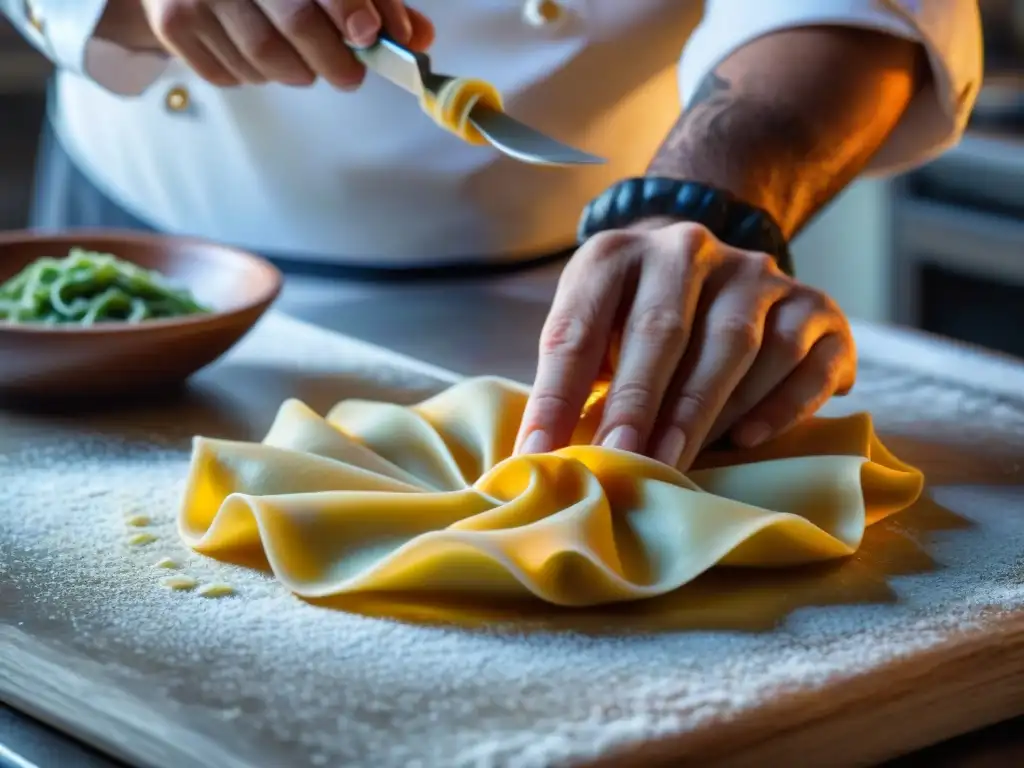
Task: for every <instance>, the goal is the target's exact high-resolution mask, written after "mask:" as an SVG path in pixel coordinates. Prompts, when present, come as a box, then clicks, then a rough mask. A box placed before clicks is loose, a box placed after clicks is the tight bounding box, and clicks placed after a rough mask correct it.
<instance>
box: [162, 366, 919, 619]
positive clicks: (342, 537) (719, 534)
mask: <svg viewBox="0 0 1024 768" xmlns="http://www.w3.org/2000/svg"><path fill="white" fill-rule="evenodd" d="M527 394H528V391H527V390H526V389H525V388H523V387H521V386H519V385H516V384H513V383H511V382H508V381H505V380H502V379H497V378H491V377H485V378H477V379H469V380H466V381H464V382H461V383H459V384H457V385H455V386H453V387H451V388H450V389H448V390H446V391H445V392H442V393H441V394H439V395H437V396H435V397H433V398H431V399H428V400H426V401H424V402H422V403H420V404H419V405H416V406H412V407H402V406H398V405H393V404H389V403H382V402H370V401H362V400H347V401H343V402H341V403H339V404H338V405H336V406H335V407H334V408H333V409H332V410H331V412H330V413H329V414H328V415H327V417H326V418H321V417H320V416H318V415H317V414H315V413H314V412H313V411H312V410H310V409H309V408H308V407H306V406H305V405H303V404H302V403H300V402H298V401H296V400H290V401H287V402H285V403H284V405H283V406H282V407H281V409H280V411H279V412H278V414H277V418H276V420H275V421H274V424H273V426H272V427H271V429H270V431H269V433H268V434H267V436H266V437H265V438H264V440H263V442H262V443H245V442H234V441H227V440H217V439H209V438H203V437H198V438H196V439H195V442H194V449H193V456H192V463H191V468H190V473H189V477H188V481H187V485H186V490H185V494H184V498H183V503H182V507H181V511H180V516H179V531H180V534H181V536H182V538H183V539H184V541H185V542H186V543H187V544H188V545H189V546H191V547H193V548H194V549H195V550H196V551H198V552H201V553H203V554H206V555H209V556H211V557H215V558H220V559H223V560H227V561H230V562H247V563H254V564H258V565H261V566H267V567H269V568H270V569H271V570H272V571H273V573H274V574H275V575H276V577H277V578H278V579H279V580H280V582H281V583H282V584H284V585H285V586H286V587H287V588H288V589H290V590H292V591H293V592H295V593H296V594H298V595H300V596H303V597H308V598H317V597H326V596H332V595H341V594H346V593H356V592H378V593H379V592H396V591H397V592H417V591H422V592H432V593H459V594H461V595H462V596H463V597H465V596H467V595H468V594H476V595H486V596H489V597H497V596H515V595H519V596H523V595H529V594H532V595H535V596H536V597H539V598H541V599H542V600H546V601H547V602H549V603H554V604H558V605H563V606H587V605H596V604H602V603H613V602H617V601H625V600H636V599H641V598H649V597H654V596H656V595H661V594H664V593H666V592H669V591H671V590H674V589H676V588H678V587H680V586H681V585H683V584H686V583H687V582H689V581H691V580H692V579H694V578H695V577H697V576H698V575H699V574H701V573H702V572H704V571H705V570H707V569H709V568H711V567H712V566H715V565H731V566H762V567H774V566H787V565H796V564H800V563H809V562H813V561H820V560H827V559H830V558H837V557H843V556H846V555H850V554H852V553H853V552H854V551H856V549H857V547H858V546H859V545H860V541H861V537H862V535H863V532H864V528H865V526H867V525H870V524H872V523H874V522H876V521H878V520H880V519H882V518H884V517H886V516H888V515H890V514H892V513H894V512H897V511H899V510H901V509H903V508H904V507H906V506H908V505H909V504H911V503H912V502H913V501H914V500H915V499H916V498H917V497H918V495H919V494H920V492H921V489H922V485H923V478H922V476H921V474H920V472H918V471H917V470H915V469H913V468H912V467H909V466H907V465H906V464H903V463H902V462H900V461H899V460H898V459H896V458H895V457H894V456H892V455H891V454H890V453H889V452H888V451H887V450H886V449H885V448H884V447H883V446H882V444H881V443H880V442H879V441H878V439H877V438H876V437H875V435H874V433H873V431H872V427H871V420H870V417H869V416H868V415H866V414H859V415H854V416H849V417H846V418H840V419H824V418H818V419H814V420H812V421H810V422H808V423H807V424H805V425H803V426H802V427H800V428H798V429H796V430H793V431H791V432H790V433H789V434H787V435H785V436H783V437H782V438H779V439H776V440H775V441H772V442H769V443H767V444H765V445H763V446H761V447H759V448H757V449H754V450H751V451H745V452H742V453H731V452H723V453H712V454H710V455H707V456H705V457H704V459H703V460H702V461H703V463H702V464H701V465H700V467H699V468H698V469H695V470H694V471H691V472H690V473H688V474H686V475H684V474H683V473H681V472H679V471H677V470H676V469H674V468H672V467H669V466H667V465H665V464H661V463H659V462H657V461H654V460H652V459H648V458H645V457H642V456H638V455H634V454H629V453H625V452H621V451H616V450H611V449H606V448H600V447H595V446H591V445H588V444H587V443H588V442H589V441H590V439H591V438H592V437H593V432H594V430H595V428H596V427H597V424H598V422H599V420H600V411H601V407H602V405H603V403H602V401H601V397H600V395H598V396H597V397H596V398H595V399H594V401H593V402H592V403H591V404H590V406H591V407H590V408H589V410H588V411H587V413H586V414H585V415H584V417H583V418H582V419H581V421H580V425H579V427H578V429H577V431H576V434H575V435H574V437H573V443H574V444H573V445H572V446H571V447H568V448H565V449H562V450H559V451H556V452H553V453H549V454H542V455H534V456H522V457H510V454H511V452H512V448H513V442H514V440H515V436H516V431H517V428H518V426H519V421H520V418H521V416H522V412H523V408H524V406H525V404H526V398H527Z"/></svg>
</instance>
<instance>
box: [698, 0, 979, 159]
mask: <svg viewBox="0 0 1024 768" xmlns="http://www.w3.org/2000/svg"><path fill="white" fill-rule="evenodd" d="M822 25H832V26H846V27H858V28H862V29H873V30H877V31H880V32H886V33H889V34H892V35H896V36H898V37H901V38H904V39H907V40H913V41H915V42H918V43H921V44H922V45H923V46H924V47H925V49H926V50H927V52H928V60H929V62H930V64H931V70H932V79H931V84H930V85H928V86H927V88H925V89H923V90H922V91H921V92H920V93H918V94H917V95H916V96H915V97H914V100H913V101H912V103H911V104H910V105H909V106H908V108H907V111H906V113H905V114H904V116H903V118H902V120H901V121H900V123H899V125H898V126H897V127H896V129H895V130H894V131H893V133H892V134H891V135H890V137H889V139H888V140H887V142H886V143H885V145H884V146H883V147H882V148H881V150H880V151H879V152H878V153H877V154H876V155H875V157H874V158H873V159H872V162H871V164H870V165H869V167H868V169H867V171H868V173H871V174H875V175H882V174H889V173H895V172H898V171H901V170H906V169H907V168H911V167H914V166H917V165H920V164H922V163H924V162H926V161H928V160H930V159H932V158H934V157H935V156H937V155H939V154H941V153H942V152H943V151H945V150H946V149H948V148H949V147H950V146H952V145H954V144H956V142H957V141H959V139H960V137H961V136H962V134H963V131H964V129H965V127H966V125H967V120H968V118H969V117H970V113H971V110H972V109H973V107H974V102H975V100H976V98H977V96H978V92H979V90H980V88H981V80H982V61H983V58H982V37H981V18H980V13H979V10H978V3H977V0H770V1H766V2H751V0H707V4H706V8H705V13H704V18H703V20H702V21H701V23H700V25H699V26H698V27H697V29H696V30H695V31H694V33H693V35H692V37H691V38H690V41H689V43H688V44H687V46H686V50H685V51H684V52H683V57H682V62H681V64H680V68H679V86H680V90H681V93H682V99H683V104H684V105H686V104H688V103H689V100H690V99H691V98H692V97H693V94H694V92H695V91H696V89H697V86H698V85H699V83H700V82H701V81H702V80H703V79H704V77H705V76H706V75H707V74H708V73H709V72H711V71H712V70H713V69H714V68H715V67H716V66H717V65H718V64H719V63H720V62H722V61H723V60H724V59H726V58H728V56H729V55H730V54H732V53H733V52H735V51H736V50H738V49H739V48H742V47H743V46H744V45H746V44H748V43H750V42H751V41H753V40H755V39H757V38H759V37H763V36H764V35H767V34H771V33H773V32H777V31H780V30H783V29H792V28H796V27H809V26H822Z"/></svg>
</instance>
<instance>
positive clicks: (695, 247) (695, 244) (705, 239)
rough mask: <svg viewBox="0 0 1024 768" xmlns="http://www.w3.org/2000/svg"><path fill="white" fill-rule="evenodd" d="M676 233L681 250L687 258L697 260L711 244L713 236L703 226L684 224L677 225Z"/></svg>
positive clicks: (690, 223)
mask: <svg viewBox="0 0 1024 768" xmlns="http://www.w3.org/2000/svg"><path fill="white" fill-rule="evenodd" d="M676 227H677V228H676V230H675V232H674V234H675V236H676V243H677V245H678V248H679V250H680V251H681V252H682V253H683V255H684V256H686V257H687V258H691V259H692V258H696V256H697V255H698V254H700V253H701V252H702V251H703V250H704V247H705V246H706V245H707V244H708V243H709V242H711V239H712V238H713V235H712V234H711V231H710V230H709V229H708V228H707V227H705V226H704V225H703V224H695V223H693V222H683V223H682V224H677V225H676Z"/></svg>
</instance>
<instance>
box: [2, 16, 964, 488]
mask: <svg viewBox="0 0 1024 768" xmlns="http://www.w3.org/2000/svg"><path fill="white" fill-rule="evenodd" d="M702 6H703V7H702ZM0 7H2V8H3V10H4V11H5V12H6V14H7V15H8V16H9V17H10V18H11V19H13V20H14V22H15V23H16V24H17V25H18V26H19V27H20V28H21V30H22V31H23V33H24V34H25V35H26V36H27V37H28V39H29V40H31V41H32V42H33V43H34V44H35V45H36V46H37V47H38V48H39V49H40V50H41V51H43V52H45V53H46V54H47V55H48V56H50V57H51V58H52V60H53V61H54V62H55V63H56V65H57V67H58V74H57V76H56V79H55V83H54V88H53V92H52V100H51V105H50V112H49V121H48V126H47V135H46V136H45V137H44V139H45V141H44V147H43V151H42V153H41V158H40V170H39V175H38V182H37V198H38V199H37V204H36V207H35V212H34V224H35V225H36V226H40V227H69V226H83V225H86V226H130V227H136V228H142V229H152V230H158V231H160V232H166V233H173V234H187V235H194V236H201V237H205V238H210V239H214V240H218V241H222V242H226V243H230V244H234V245H237V246H241V247H245V248H249V249H252V250H254V251H257V252H259V253H262V254H264V255H266V256H267V257H269V258H271V259H273V260H275V261H276V262H277V263H278V264H279V265H281V266H282V267H283V268H284V269H285V270H286V271H287V270H307V271H308V270H309V269H311V268H314V267H315V268H317V269H319V270H320V271H321V272H333V273H334V274H336V275H337V276H339V277H342V278H347V279H348V280H350V281H353V282H361V283H373V284H380V283H389V282H394V281H407V280H408V279H409V278H410V277H414V278H415V279H418V280H424V281H429V280H433V279H436V277H437V276H439V275H442V276H443V275H447V276H451V275H463V274H469V273H472V274H474V275H476V276H480V275H483V276H486V277H487V279H490V280H492V281H494V282H495V283H500V282H501V281H503V280H513V279H515V277H514V276H515V275H516V274H518V275H522V274H530V273H533V274H538V275H542V276H547V277H545V278H544V279H548V280H549V282H550V292H549V295H548V298H549V299H551V298H552V297H553V299H552V303H551V309H550V313H549V316H548V318H547V321H546V323H545V326H544V330H543V333H542V338H541V339H540V345H539V349H540V353H539V354H540V356H539V362H538V370H537V376H536V381H535V383H534V387H533V391H532V395H531V398H530V401H529V404H528V406H527V411H526V414H525V417H524V421H523V423H522V426H521V429H520V434H519V439H518V443H517V450H519V451H520V452H543V451H548V450H551V449H554V448H557V447H560V446H561V445H563V444H565V443H566V441H567V440H568V439H569V437H570V435H571V433H572V430H573V427H574V425H575V423H576V420H577V417H578V414H579V413H580V410H581V406H583V404H584V401H585V399H586V398H587V396H588V394H589V393H590V391H591V389H592V387H593V385H594V383H595V381H597V380H598V379H599V377H600V376H601V375H602V367H603V366H605V365H606V364H607V361H608V360H609V359H610V358H609V350H610V349H611V348H613V347H614V349H615V350H616V356H615V357H616V360H617V362H616V364H615V366H614V376H613V378H612V380H611V384H610V390H609V396H608V401H607V406H606V408H605V411H604V416H603V422H602V425H601V428H600V430H599V432H598V435H597V438H596V439H597V440H598V442H600V443H602V444H604V445H608V446H612V447H615V448H619V449H623V450H627V451H637V452H643V453H646V454H648V455H651V456H654V457H655V458H658V459H661V460H663V461H665V462H667V463H669V464H673V465H678V466H679V467H681V468H686V467H687V466H688V465H689V464H690V462H692V460H693V459H694V456H695V455H696V453H697V452H698V451H699V450H700V448H701V447H702V446H704V445H706V444H707V443H708V442H710V441H714V440H716V439H718V438H720V437H726V438H729V439H731V440H733V441H734V442H735V443H737V444H739V445H742V446H754V445H757V444H758V443H761V442H763V441H765V440H767V439H769V438H770V437H771V436H773V435H774V434H777V433H778V432H780V431H782V430H785V429H787V428H788V427H790V426H792V425H793V424H794V423H796V422H798V421H799V420H801V419H804V418H806V417H807V416H809V415H810V414H812V413H813V412H814V411H815V410H816V409H817V408H819V407H820V406H821V405H822V403H823V402H825V401H826V400H827V399H828V398H829V397H830V396H832V395H834V394H842V393H844V392H845V391H846V390H848V389H849V388H850V387H851V386H852V384H853V382H854V375H855V369H856V354H855V349H854V342H853V339H852V338H851V334H850V328H849V325H848V323H847V320H846V318H845V317H844V316H843V313H842V312H841V311H840V309H839V308H838V307H837V306H836V304H835V302H833V301H832V300H831V299H830V298H829V297H828V296H827V295H825V294H824V293H822V292H821V291H818V290H816V289H814V288H812V287H810V286H808V285H805V284H803V283H801V282H800V280H799V276H794V275H792V274H791V265H790V264H789V255H788V253H789V252H788V242H789V240H790V239H791V238H792V237H793V236H794V235H795V234H796V233H798V232H799V231H800V229H801V228H802V227H803V226H804V225H805V224H806V223H807V221H808V220H809V219H811V218H812V217H813V216H814V215H815V213H817V212H818V211H819V210H820V209H821V208H822V207H823V206H824V205H826V204H827V203H828V202H829V201H830V200H831V199H832V198H833V197H834V196H835V195H836V194H837V193H838V192H840V191H841V190H842V189H843V188H844V187H845V186H846V185H847V184H848V183H849V182H850V181H851V180H852V179H854V178H855V177H857V176H858V175H860V174H862V173H875V174H880V173H890V172H893V171H897V170H905V169H907V168H909V167H912V166H914V165H917V164H920V163H922V162H924V161H926V160H929V159H930V158H933V157H935V156H936V155H938V154H939V153H941V152H942V151H943V150H945V149H947V148H948V147H950V146H951V145H952V144H954V143H955V142H956V141H957V140H958V138H959V136H960V135H961V132H962V131H963V129H964V125H965V123H966V121H967V117H968V114H969V112H970V110H971V107H972V105H973V102H974V100H975V97H976V95H977V93H978V89H979V86H980V82H981V74H982V71H981V64H982V55H981V39H980V38H981V33H980V21H979V12H978V7H977V3H976V2H975V0H707V2H706V3H703V4H702V3H698V2H696V1H694V2H689V1H687V0H421V2H420V3H419V6H418V7H417V8H416V9H415V10H413V9H411V8H407V7H405V6H404V5H403V4H402V3H401V2H400V1H399V0H27V2H26V0H0ZM382 30H384V31H386V32H387V33H388V34H390V35H391V36H392V37H393V38H395V39H396V40H398V41H399V42H401V43H404V44H407V45H408V46H410V47H412V48H415V49H419V50H427V49H429V51H430V53H431V55H432V58H433V60H434V62H435V64H436V66H437V68H438V70H439V71H444V72H447V73H452V74H458V75H463V76H470V77H475V78H480V79H483V80H487V81H490V82H491V83H492V84H494V85H495V86H497V88H498V90H499V91H500V92H501V94H502V95H503V96H504V100H505V105H506V108H507V110H508V111H509V112H510V114H512V115H513V116H515V117H517V118H518V119H520V120H522V121H524V122H527V123H530V124H532V125H534V126H536V127H537V128H539V129H542V130H543V131H544V132H545V133H548V134H550V135H552V136H554V137H556V138H558V139H559V140H561V141H563V142H565V143H568V144H571V145H574V146H578V147H580V148H582V149H584V150H586V151H588V152H591V153H594V154H596V155H600V156H602V157H606V158H609V162H608V163H607V164H605V165H598V166H580V167H575V168H558V169H552V168H544V167H537V166H532V165H527V164H523V163H519V162H517V161H515V160H512V159H509V158H507V157H505V156H503V155H501V154H499V153H498V152H497V151H496V150H494V149H493V148H491V147H489V146H484V147H481V146H473V145H470V144H467V143H464V142H462V141H460V140H459V139H458V138H456V137H455V136H453V135H451V134H450V133H447V132H445V131H443V130H441V129H440V128H439V127H438V126H437V125H436V124H435V123H433V122H432V121H430V120H429V119H428V118H427V117H426V116H425V115H424V114H423V113H422V112H421V110H420V107H419V105H418V104H417V102H416V100H415V99H413V98H411V97H410V96H409V95H408V94H407V93H405V92H404V91H402V90H401V89H399V88H397V87H395V86H394V85H392V84H391V83H389V82H387V81H385V80H383V79H382V78H378V77H373V76H367V73H366V72H365V71H364V69H363V68H362V67H361V66H360V65H359V63H358V62H357V61H356V59H355V58H354V57H353V56H352V54H351V52H350V49H349V48H348V47H347V46H346V43H351V44H354V45H369V44H372V43H373V41H374V40H375V39H376V38H377V36H378V34H379V33H380V32H381V31H382ZM818 258H821V259H829V258H832V254H829V253H828V252H823V253H820V254H818ZM559 275H560V276H559Z"/></svg>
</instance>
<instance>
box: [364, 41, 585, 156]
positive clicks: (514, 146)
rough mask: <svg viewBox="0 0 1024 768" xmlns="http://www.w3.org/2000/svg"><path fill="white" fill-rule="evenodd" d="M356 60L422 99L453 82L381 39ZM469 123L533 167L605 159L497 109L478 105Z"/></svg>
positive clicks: (421, 58) (423, 56)
mask: <svg viewBox="0 0 1024 768" xmlns="http://www.w3.org/2000/svg"><path fill="white" fill-rule="evenodd" d="M353 52H354V53H355V55H356V58H357V59H359V60H360V61H361V62H362V63H363V64H364V65H366V68H367V69H371V70H373V71H374V72H376V73H377V74H378V75H380V76H381V77H384V78H385V79H387V80H390V81H391V82H392V83H394V84H395V85H397V86H399V87H401V88H403V89H405V90H406V91H408V92H409V93H411V94H413V95H414V96H416V97H417V98H420V99H422V98H423V95H424V94H425V93H429V94H432V95H435V96H436V95H437V93H438V92H439V91H440V90H441V87H442V86H444V85H445V83H447V82H449V81H450V80H452V79H453V78H452V77H451V76H450V75H442V74H439V73H436V72H434V71H433V70H432V69H431V65H430V57H429V56H427V55H426V54H424V53H420V52H418V51H410V50H409V49H407V48H405V47H403V46H401V45H399V44H398V43H396V42H395V41H394V40H392V39H390V38H388V37H385V36H382V37H381V38H380V39H379V40H378V41H377V42H376V43H374V44H373V45H371V46H370V47H368V48H353ZM469 121H470V122H471V123H472V124H473V126H474V127H475V128H476V129H477V130H478V131H480V133H481V134H482V135H483V137H484V138H485V139H487V141H488V142H490V144H491V145H493V146H494V147H495V148H496V149H498V150H499V151H501V152H504V153H505V154H506V155H508V156H509V157H514V158H515V159H517V160H521V161H523V162H524V163H532V164H534V165H594V164H601V163H604V162H605V160H604V158H601V157H597V156H596V155H591V154H588V153H587V152H583V151H582V150H579V149H576V148H575V147H570V146H568V145H567V144H563V143H561V142H560V141H556V140H555V139H553V138H551V137H550V136H547V135H545V134H543V133H541V132H540V131H538V130H536V129H534V128H531V127H530V126H528V125H525V124H524V123H521V122H519V121H518V120H516V119H515V118H512V117H509V116H508V115H507V114H505V113H504V112H502V111H501V110H498V109H492V108H491V107H488V106H486V105H484V104H479V103H478V104H477V105H476V106H474V107H473V109H472V110H471V111H470V113H469Z"/></svg>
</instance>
